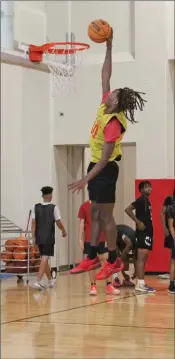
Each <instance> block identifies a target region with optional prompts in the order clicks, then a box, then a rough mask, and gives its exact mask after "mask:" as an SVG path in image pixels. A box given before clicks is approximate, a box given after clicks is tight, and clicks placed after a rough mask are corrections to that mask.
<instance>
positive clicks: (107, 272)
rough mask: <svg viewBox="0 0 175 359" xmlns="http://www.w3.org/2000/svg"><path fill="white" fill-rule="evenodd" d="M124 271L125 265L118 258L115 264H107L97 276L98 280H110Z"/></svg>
mask: <svg viewBox="0 0 175 359" xmlns="http://www.w3.org/2000/svg"><path fill="white" fill-rule="evenodd" d="M123 269H124V264H123V263H122V261H121V259H120V258H117V259H116V261H115V262H114V263H112V264H111V263H109V262H108V261H106V262H105V264H104V266H103V268H102V269H101V271H100V272H99V273H97V274H96V279H97V280H104V279H107V278H109V277H110V276H111V275H112V274H114V273H118V272H121V270H123Z"/></svg>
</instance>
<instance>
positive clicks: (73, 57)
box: [29, 42, 90, 96]
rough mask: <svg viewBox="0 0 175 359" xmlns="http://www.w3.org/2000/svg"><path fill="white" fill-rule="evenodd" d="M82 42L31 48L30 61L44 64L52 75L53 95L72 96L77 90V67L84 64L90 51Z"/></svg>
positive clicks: (54, 43)
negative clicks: (86, 53) (84, 56)
mask: <svg viewBox="0 0 175 359" xmlns="http://www.w3.org/2000/svg"><path fill="white" fill-rule="evenodd" d="M89 47H90V46H89V45H88V44H84V43H81V42H53V43H48V44H44V45H42V46H35V45H30V46H29V59H30V61H32V62H38V63H41V62H42V63H44V64H46V65H47V66H48V68H49V71H50V73H51V74H52V95H53V96H55V95H56V94H57V93H61V94H62V95H70V94H71V93H73V92H74V90H75V85H74V80H75V75H76V66H78V65H81V63H82V62H83V55H84V52H85V51H86V50H88V49H89Z"/></svg>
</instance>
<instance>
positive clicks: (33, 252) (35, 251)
mask: <svg viewBox="0 0 175 359" xmlns="http://www.w3.org/2000/svg"><path fill="white" fill-rule="evenodd" d="M39 257H40V254H39V249H38V247H37V246H35V245H33V246H31V247H30V258H39Z"/></svg>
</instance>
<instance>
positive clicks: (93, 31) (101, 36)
mask: <svg viewBox="0 0 175 359" xmlns="http://www.w3.org/2000/svg"><path fill="white" fill-rule="evenodd" d="M111 35H112V28H111V26H110V25H109V24H108V22H107V21H105V20H101V19H100V20H94V21H92V22H91V23H90V24H89V26H88V36H89V37H90V39H91V40H92V41H93V42H97V43H102V42H105V41H106V40H108V39H109V38H110V37H111Z"/></svg>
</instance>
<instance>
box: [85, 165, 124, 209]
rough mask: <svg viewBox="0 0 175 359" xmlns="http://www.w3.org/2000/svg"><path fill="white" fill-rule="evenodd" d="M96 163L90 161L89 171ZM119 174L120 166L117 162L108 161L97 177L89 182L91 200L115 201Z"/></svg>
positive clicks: (100, 201) (99, 201)
mask: <svg viewBox="0 0 175 359" xmlns="http://www.w3.org/2000/svg"><path fill="white" fill-rule="evenodd" d="M95 165H96V163H93V162H90V164H89V167H88V170H87V171H88V172H90V171H91V169H92V168H93V167H94V166H95ZM118 175H119V166H118V164H117V163H116V162H114V161H112V162H108V164H107V165H106V166H105V167H104V168H103V169H102V170H101V172H100V173H98V175H97V176H96V177H94V178H93V179H92V180H91V181H89V183H88V192H89V199H90V201H93V202H96V203H115V190H116V183H117V179H118Z"/></svg>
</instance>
